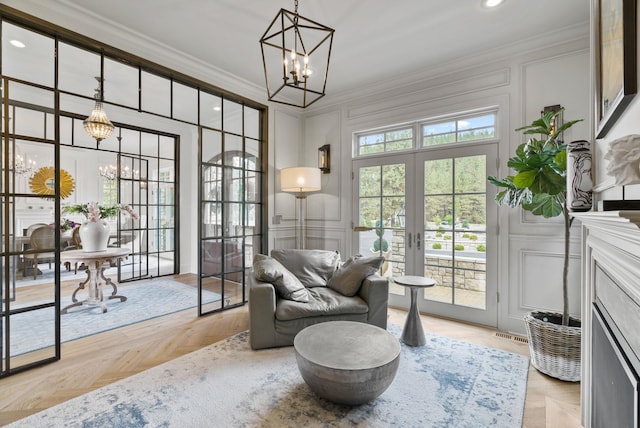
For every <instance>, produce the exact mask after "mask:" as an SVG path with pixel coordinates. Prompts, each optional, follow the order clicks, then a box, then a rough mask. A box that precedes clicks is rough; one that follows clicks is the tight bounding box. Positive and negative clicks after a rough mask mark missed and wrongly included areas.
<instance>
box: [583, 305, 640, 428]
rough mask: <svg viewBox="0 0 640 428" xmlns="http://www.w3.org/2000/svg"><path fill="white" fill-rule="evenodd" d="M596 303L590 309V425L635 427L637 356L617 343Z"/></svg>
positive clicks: (636, 411)
mask: <svg viewBox="0 0 640 428" xmlns="http://www.w3.org/2000/svg"><path fill="white" fill-rule="evenodd" d="M600 306H601V305H599V304H598V302H596V303H595V304H594V306H593V310H592V326H591V345H592V351H591V384H592V388H591V426H592V427H603V428H604V427H607V428H608V427H611V428H614V427H628V428H633V427H637V426H638V375H637V372H636V371H635V370H634V368H633V366H634V365H637V363H638V359H637V358H635V355H633V354H631V355H630V354H629V353H627V352H625V351H624V350H623V349H622V347H621V346H620V345H619V340H624V339H622V338H620V337H619V336H620V332H619V331H618V330H617V328H616V327H615V325H614V324H612V323H610V322H609V321H607V319H609V320H610V318H609V316H608V315H607V313H606V310H604V309H601V308H600ZM616 337H618V339H616ZM630 357H631V358H632V359H635V363H636V364H633V363H631V362H630V361H629V358H630Z"/></svg>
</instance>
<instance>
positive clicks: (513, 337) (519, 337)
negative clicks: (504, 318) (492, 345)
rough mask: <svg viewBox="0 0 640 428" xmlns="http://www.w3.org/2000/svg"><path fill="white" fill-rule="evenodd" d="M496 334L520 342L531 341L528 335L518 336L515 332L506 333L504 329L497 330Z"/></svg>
mask: <svg viewBox="0 0 640 428" xmlns="http://www.w3.org/2000/svg"><path fill="white" fill-rule="evenodd" d="M496 336H497V337H501V338H503V339H508V340H514V341H516V342H520V343H529V340H528V339H527V338H526V337H523V336H516V335H513V334H509V333H504V332H502V331H497V332H496Z"/></svg>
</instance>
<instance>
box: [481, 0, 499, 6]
mask: <svg viewBox="0 0 640 428" xmlns="http://www.w3.org/2000/svg"><path fill="white" fill-rule="evenodd" d="M502 3H504V0H481V4H482V7H498V6H500V5H501V4H502Z"/></svg>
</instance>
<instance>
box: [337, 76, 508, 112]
mask: <svg viewBox="0 0 640 428" xmlns="http://www.w3.org/2000/svg"><path fill="white" fill-rule="evenodd" d="M509 83H510V71H509V69H508V68H502V69H500V70H495V71H491V72H487V73H484V74H477V75H471V76H470V75H467V76H466V77H460V78H458V79H456V80H453V81H452V79H451V76H446V77H443V76H441V77H438V78H435V79H432V80H430V81H425V82H422V85H421V86H422V87H423V89H421V90H418V91H416V90H414V91H411V92H410V93H409V94H407V93H404V92H402V91H398V89H395V90H394V91H393V92H389V93H386V94H377V95H376V97H375V99H372V100H371V102H369V103H364V104H359V105H358V106H357V107H350V108H348V109H347V118H349V119H357V118H358V117H361V116H368V115H372V114H376V113H380V112H382V111H384V112H385V113H386V114H388V112H389V111H393V110H396V109H406V108H410V107H412V106H415V105H420V104H428V103H432V102H435V101H438V100H442V99H446V98H452V97H455V96H460V95H465V94H471V93H474V92H479V91H483V90H487V89H492V88H496V87H500V86H505V85H508V84H509ZM414 89H415V88H414ZM380 99H384V100H385V103H384V106H382V105H381V104H380Z"/></svg>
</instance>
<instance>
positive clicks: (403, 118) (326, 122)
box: [270, 28, 592, 333]
mask: <svg viewBox="0 0 640 428" xmlns="http://www.w3.org/2000/svg"><path fill="white" fill-rule="evenodd" d="M555 40H567V42H566V43H560V44H556V45H550V44H548V43H547V42H543V41H541V46H544V48H542V49H540V48H538V49H530V50H528V51H526V52H517V51H516V52H505V53H504V57H503V58H490V59H489V60H487V61H485V62H480V63H478V62H477V60H478V58H475V60H476V63H475V64H472V63H469V64H460V63H458V64H454V65H452V68H451V69H450V70H444V69H443V70H440V73H438V74H434V75H433V76H429V77H427V78H425V79H424V80H423V81H420V82H415V83H413V84H411V85H407V86H404V87H402V88H396V89H391V90H380V91H378V92H377V93H376V91H375V90H372V94H371V95H366V96H362V97H359V98H352V99H349V100H346V101H344V102H340V103H337V104H335V105H333V106H329V107H319V108H316V110H314V111H311V112H306V113H305V116H304V118H303V120H304V133H305V139H304V153H307V155H306V156H305V155H304V153H303V154H302V155H301V156H302V158H301V160H303V161H304V162H305V163H306V164H307V165H315V162H316V160H315V156H317V149H318V147H320V146H321V145H323V144H326V143H330V144H331V154H332V169H331V173H330V174H328V175H325V176H324V177H323V183H322V184H323V190H322V191H321V192H319V193H318V194H314V195H313V196H311V197H309V207H310V210H309V211H310V216H309V222H308V227H309V231H308V233H307V237H308V241H307V242H308V243H312V244H313V247H314V248H326V249H332V250H333V249H336V250H339V251H340V252H341V253H342V254H346V255H349V254H351V252H352V248H353V244H352V241H353V236H352V235H353V234H352V232H351V219H352V199H353V192H352V184H351V183H352V182H351V172H352V170H351V155H352V135H353V133H354V132H357V131H362V130H366V129H371V128H375V127H380V126H386V125H392V124H396V123H402V122H407V121H414V120H419V119H424V118H429V117H434V116H437V115H440V114H447V113H453V112H458V111H465V110H470V109H474V108H481V107H486V106H498V107H499V109H500V113H499V117H498V121H499V127H500V131H499V132H500V133H501V135H502V138H501V141H500V149H499V151H500V158H501V161H500V165H501V169H500V175H501V176H503V175H507V174H508V171H507V168H506V166H505V164H506V160H507V158H508V157H510V156H512V155H513V153H514V151H515V148H516V147H517V145H519V144H520V143H521V142H524V137H523V136H522V135H521V134H519V133H517V132H515V131H514V129H515V128H517V127H520V126H522V125H524V124H528V123H530V122H531V121H532V120H534V119H536V118H538V117H539V116H540V111H541V110H542V108H543V107H544V106H548V105H555V104H561V105H562V106H564V107H565V108H566V111H565V116H564V117H565V119H566V120H569V119H579V118H583V119H585V121H584V122H583V123H580V124H578V125H575V126H574V127H573V128H572V129H571V130H569V131H567V133H566V135H565V140H566V141H572V140H576V139H589V138H590V137H591V134H590V130H591V128H592V120H591V117H590V107H591V104H590V101H589V87H590V74H589V35H588V31H587V29H584V28H583V29H581V30H578V31H576V29H572V30H571V32H569V33H568V34H566V37H564V36H563V34H562V33H558V34H556V35H555ZM330 90H331V89H330V86H329V88H328V92H329V93H330ZM277 144H278V142H277V141H276V145H277ZM276 156H277V153H276ZM277 162H278V159H277V158H276V163H277ZM276 192H277V189H276ZM276 197H278V195H276ZM274 212H275V213H276V214H278V213H284V211H283V210H281V209H280V207H279V206H278V204H276V206H275V207H274ZM499 217H500V220H499V221H500V239H499V242H500V244H499V246H500V248H499V249H498V269H499V273H498V276H499V284H498V289H499V292H500V296H501V299H500V303H499V313H498V320H497V325H498V326H499V328H500V329H501V330H506V331H513V332H517V333H524V324H523V322H522V317H523V315H524V314H525V313H526V312H527V311H530V310H533V309H547V310H558V311H561V310H562V304H561V301H562V292H561V281H562V256H563V239H562V236H563V227H562V221H561V220H560V219H557V218H556V219H552V220H545V219H543V218H539V217H535V216H532V215H527V214H525V213H524V212H523V211H522V210H520V209H509V208H506V207H504V208H500V214H499ZM285 223H286V222H283V223H281V224H271V225H270V228H271V229H272V236H273V239H274V246H276V247H281V246H286V243H285V242H280V240H281V239H286V238H287V237H288V234H287V232H288V230H289V229H288V228H287V225H286V224H285ZM573 229H574V232H577V227H575V226H574V228H573ZM308 247H310V245H308ZM579 251H580V247H579V234H578V233H573V236H572V240H571V263H570V283H571V301H570V303H571V305H570V306H571V311H572V313H574V314H576V315H579V311H580V289H579V257H580V256H579Z"/></svg>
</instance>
